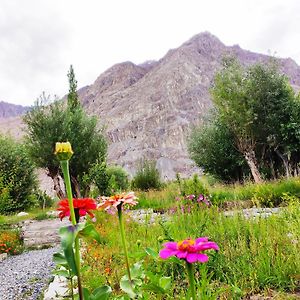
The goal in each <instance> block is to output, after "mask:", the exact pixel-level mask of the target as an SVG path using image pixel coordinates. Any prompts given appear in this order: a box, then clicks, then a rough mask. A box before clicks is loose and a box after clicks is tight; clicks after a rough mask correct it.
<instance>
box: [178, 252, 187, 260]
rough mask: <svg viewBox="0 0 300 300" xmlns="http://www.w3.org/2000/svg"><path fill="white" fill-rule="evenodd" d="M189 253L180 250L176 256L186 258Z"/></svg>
mask: <svg viewBox="0 0 300 300" xmlns="http://www.w3.org/2000/svg"><path fill="white" fill-rule="evenodd" d="M187 254H188V252H187V251H178V252H177V254H176V256H177V257H178V258H186V256H187Z"/></svg>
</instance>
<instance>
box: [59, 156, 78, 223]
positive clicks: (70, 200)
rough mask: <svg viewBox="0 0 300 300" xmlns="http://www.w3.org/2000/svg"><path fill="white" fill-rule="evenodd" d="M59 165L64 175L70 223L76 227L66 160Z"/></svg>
mask: <svg viewBox="0 0 300 300" xmlns="http://www.w3.org/2000/svg"><path fill="white" fill-rule="evenodd" d="M60 165H61V169H62V172H63V174H64V180H65V187H66V191H67V196H68V201H69V208H70V216H71V222H72V224H73V225H76V217H75V211H74V205H73V195H72V187H71V179H70V172H69V161H68V160H61V161H60Z"/></svg>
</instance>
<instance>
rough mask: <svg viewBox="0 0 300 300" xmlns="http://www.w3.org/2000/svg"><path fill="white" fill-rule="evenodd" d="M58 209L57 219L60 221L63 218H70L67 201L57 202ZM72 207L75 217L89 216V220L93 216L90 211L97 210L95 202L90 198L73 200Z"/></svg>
mask: <svg viewBox="0 0 300 300" xmlns="http://www.w3.org/2000/svg"><path fill="white" fill-rule="evenodd" d="M58 205H59V207H58V208H57V210H58V211H60V213H59V215H58V216H59V217H60V219H61V220H62V219H63V218H64V217H66V216H67V217H69V216H70V207H69V201H68V199H63V200H61V201H59V202H58ZM73 205H74V210H75V215H78V216H79V217H82V216H85V215H86V214H89V215H90V217H91V218H93V217H94V214H93V213H92V212H91V210H95V209H96V208H97V204H96V201H95V200H94V199H91V198H82V199H73Z"/></svg>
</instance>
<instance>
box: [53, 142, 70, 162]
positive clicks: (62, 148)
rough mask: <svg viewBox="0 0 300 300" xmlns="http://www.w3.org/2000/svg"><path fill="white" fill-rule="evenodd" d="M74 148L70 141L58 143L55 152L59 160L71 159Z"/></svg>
mask: <svg viewBox="0 0 300 300" xmlns="http://www.w3.org/2000/svg"><path fill="white" fill-rule="evenodd" d="M73 153H74V152H73V150H72V147H71V144H70V142H64V143H59V142H58V143H56V144H55V151H54V154H55V155H57V158H58V159H59V160H69V159H70V158H71V157H72V155H73Z"/></svg>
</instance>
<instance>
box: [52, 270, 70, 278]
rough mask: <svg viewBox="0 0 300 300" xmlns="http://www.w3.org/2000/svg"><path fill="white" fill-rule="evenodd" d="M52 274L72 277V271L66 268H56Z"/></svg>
mask: <svg viewBox="0 0 300 300" xmlns="http://www.w3.org/2000/svg"><path fill="white" fill-rule="evenodd" d="M52 274H54V275H58V276H63V277H65V278H69V277H70V273H69V272H68V271H66V270H56V271H53V272H52Z"/></svg>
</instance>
